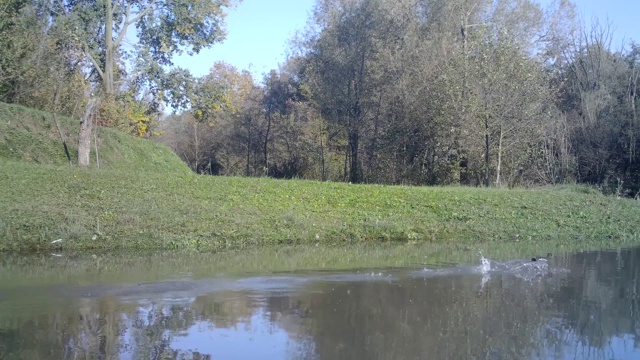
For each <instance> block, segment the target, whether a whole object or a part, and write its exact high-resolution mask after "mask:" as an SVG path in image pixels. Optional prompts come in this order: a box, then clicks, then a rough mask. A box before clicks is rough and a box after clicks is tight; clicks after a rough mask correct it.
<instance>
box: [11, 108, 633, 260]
mask: <svg viewBox="0 0 640 360" xmlns="http://www.w3.org/2000/svg"><path fill="white" fill-rule="evenodd" d="M7 113H9V114H19V115H13V116H18V117H19V116H24V117H25V118H27V116H31V117H32V118H33V119H35V120H33V121H32V122H37V121H36V120H37V118H38V116H41V115H42V114H41V113H37V112H34V111H32V110H26V109H23V108H19V107H9V106H6V105H2V106H0V134H4V140H2V135H0V250H34V249H47V248H50V247H51V246H52V245H51V244H50V242H51V241H52V240H55V239H63V242H62V246H63V247H65V248H67V249H87V248H91V249H114V248H184V249H223V248H224V249H229V248H245V247H248V246H252V245H270V244H283V243H287V244H294V243H307V244H315V243H325V244H345V243H350V244H361V243H377V242H381V241H384V242H402V243H422V242H432V243H455V244H459V245H462V246H466V245H469V246H474V245H477V244H492V243H493V244H495V243H508V244H517V243H519V244H522V246H523V247H529V246H532V245H535V244H541V243H547V244H549V245H550V244H554V245H562V244H575V243H582V244H585V246H587V245H588V244H598V243H600V242H602V241H607V242H608V243H611V242H615V243H634V244H635V243H636V242H637V241H638V233H639V230H638V229H639V228H640V227H639V226H638V225H637V224H638V223H639V220H640V206H639V204H638V202H636V201H633V200H618V199H613V198H608V197H604V196H602V195H599V194H597V193H594V192H591V191H589V190H587V189H586V188H581V187H560V188H544V189H536V190H495V189H474V188H409V187H392V186H374V185H349V184H343V183H320V182H311V181H279V180H272V179H255V178H230V177H202V176H195V175H193V174H191V173H189V171H188V169H187V168H186V167H185V166H184V165H182V164H181V163H180V161H179V160H178V159H177V158H176V157H175V156H173V155H172V154H170V153H169V152H168V150H167V149H166V148H164V147H162V146H159V145H157V144H154V143H152V142H149V141H141V140H136V139H132V138H129V137H128V136H126V135H123V134H119V133H117V132H114V131H109V130H108V129H101V140H100V141H99V143H100V144H101V145H100V146H101V148H100V154H101V158H102V159H104V160H103V161H104V164H105V165H103V167H102V168H101V169H99V170H98V169H84V170H83V169H77V168H75V167H74V168H69V167H68V166H65V165H61V164H65V159H64V155H63V153H62V152H61V151H60V153H59V154H58V155H56V156H57V157H55V156H54V153H55V152H56V151H57V150H56V149H55V146H54V145H52V144H55V143H56V139H57V133H56V132H54V131H55V126H54V127H53V129H52V128H51V127H50V126H49V127H47V125H46V124H41V125H38V127H35V125H33V124H30V123H29V122H27V124H26V125H29V126H30V127H32V128H29V127H28V126H26V125H25V126H22V125H21V126H18V127H16V126H11V125H7V115H6V114H7ZM20 114H21V115H20ZM34 114H35V115H34ZM65 121H67V122H69V123H71V121H70V120H65ZM43 122H44V121H43ZM7 129H9V131H10V133H9V135H8V136H7V135H6V133H5V132H4V131H6V130H7ZM43 129H44V130H46V131H45V132H44V133H45V134H46V136H43V135H42V134H41V133H42V131H43ZM47 129H48V130H47ZM39 132H40V135H38V134H39ZM52 134H53V135H52ZM72 135H73V131H70V133H69V136H72ZM38 136H39V137H38ZM43 138H44V139H45V140H42V139H43ZM7 144H9V145H7ZM58 144H59V143H58ZM3 146H4V148H3ZM9 148H11V149H13V150H8V149H9ZM16 154H17V155H16ZM25 154H26V155H25ZM45 155H46V156H45ZM54 157H55V158H56V159H58V158H62V160H52V159H53V158H54ZM29 159H30V160H31V161H24V160H29ZM101 161H102V160H101ZM34 162H38V163H39V164H34Z"/></svg>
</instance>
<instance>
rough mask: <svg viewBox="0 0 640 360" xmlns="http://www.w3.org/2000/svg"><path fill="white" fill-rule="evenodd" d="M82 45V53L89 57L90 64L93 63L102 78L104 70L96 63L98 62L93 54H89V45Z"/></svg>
mask: <svg viewBox="0 0 640 360" xmlns="http://www.w3.org/2000/svg"><path fill="white" fill-rule="evenodd" d="M83 47H84V54H85V55H86V57H87V58H88V59H89V61H91V64H93V67H94V68H95V69H96V71H97V72H98V75H100V78H101V79H102V80H104V72H103V71H102V69H100V64H98V62H97V61H96V60H95V59H94V58H93V56H91V53H90V52H89V46H88V45H87V44H86V43H84V44H83Z"/></svg>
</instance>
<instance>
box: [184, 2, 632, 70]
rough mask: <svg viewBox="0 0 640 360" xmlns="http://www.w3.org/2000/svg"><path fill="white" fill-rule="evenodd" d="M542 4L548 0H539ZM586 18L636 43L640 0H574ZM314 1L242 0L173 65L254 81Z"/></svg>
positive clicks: (280, 57)
mask: <svg viewBox="0 0 640 360" xmlns="http://www.w3.org/2000/svg"><path fill="white" fill-rule="evenodd" d="M539 1H540V2H541V3H542V4H543V5H544V4H548V3H550V2H551V1H552V0H539ZM573 1H574V3H575V4H576V5H577V10H578V15H579V16H580V17H581V18H582V19H584V20H585V21H586V23H587V24H589V22H590V21H591V19H593V18H595V17H597V18H599V19H600V21H601V23H604V22H606V20H607V19H608V20H609V22H611V23H612V24H613V30H614V44H613V48H614V49H619V48H620V44H622V42H623V41H624V40H627V41H628V40H629V39H634V40H635V41H636V42H637V43H640V0H573ZM314 4H315V0H243V1H242V3H240V4H239V5H238V6H236V7H235V8H233V9H231V10H230V11H229V12H228V16H227V19H226V22H227V39H226V40H225V41H224V42H223V43H220V44H216V45H214V46H213V47H211V48H209V49H205V50H203V51H201V52H200V53H199V54H197V55H194V56H188V55H186V54H184V55H182V56H180V57H177V58H175V59H174V64H175V65H176V66H180V67H183V68H187V69H189V70H191V72H192V73H193V74H194V75H195V76H202V75H205V74H206V73H208V72H209V69H210V68H211V67H212V66H213V64H214V63H215V62H216V61H224V62H227V63H230V64H231V65H233V66H235V67H236V68H238V70H244V69H246V70H249V71H250V72H251V73H252V74H253V75H254V78H255V79H256V80H258V81H260V80H261V79H262V77H263V76H262V75H263V74H265V73H268V72H269V71H270V70H271V69H277V68H278V64H281V63H283V62H284V61H285V59H286V50H287V48H288V43H289V40H290V39H291V38H292V37H293V36H294V34H295V32H296V31H299V30H300V31H301V30H304V27H305V25H306V23H307V19H308V18H309V15H310V13H311V10H312V9H313V6H314Z"/></svg>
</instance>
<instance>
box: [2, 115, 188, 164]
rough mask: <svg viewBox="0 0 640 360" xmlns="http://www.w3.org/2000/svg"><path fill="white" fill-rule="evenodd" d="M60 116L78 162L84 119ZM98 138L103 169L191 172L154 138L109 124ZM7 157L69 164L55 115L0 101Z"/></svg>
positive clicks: (59, 121) (99, 131)
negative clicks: (82, 121)
mask: <svg viewBox="0 0 640 360" xmlns="http://www.w3.org/2000/svg"><path fill="white" fill-rule="evenodd" d="M57 118H58V123H59V124H60V128H61V130H62V133H63V136H64V138H65V141H66V143H67V146H68V147H69V153H70V155H71V158H72V162H73V163H74V164H76V163H77V158H78V131H79V127H80V121H79V120H74V119H70V118H68V117H64V116H58V117H57ZM97 140H98V158H99V165H100V166H99V167H100V169H104V170H122V171H127V172H130V171H143V172H147V171H152V172H164V173H167V174H182V175H184V174H187V173H189V172H190V170H189V168H188V167H187V166H186V165H185V164H184V163H183V162H182V161H180V159H179V158H178V157H177V156H175V155H174V154H173V153H172V152H171V150H169V149H168V148H166V147H165V146H162V145H160V144H157V143H155V142H153V141H145V140H142V139H135V138H133V137H131V136H129V135H127V134H124V133H122V132H119V131H117V130H113V129H108V128H98V131H97ZM91 146H92V154H91V162H92V163H91V166H92V167H94V168H95V167H97V166H96V158H95V152H93V146H94V144H93V143H92V145H91ZM6 160H14V161H23V162H28V163H31V164H42V165H66V166H68V164H69V162H68V160H67V157H66V155H65V153H64V147H63V146H62V142H61V140H60V135H59V133H58V129H57V128H56V125H55V122H54V120H53V116H52V115H51V114H48V113H45V112H42V111H38V110H34V109H29V108H25V107H23V106H19V105H10V104H4V103H0V161H6Z"/></svg>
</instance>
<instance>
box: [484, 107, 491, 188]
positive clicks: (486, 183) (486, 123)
mask: <svg viewBox="0 0 640 360" xmlns="http://www.w3.org/2000/svg"><path fill="white" fill-rule="evenodd" d="M490 184H491V183H490V182H489V119H488V118H487V117H485V119H484V186H486V187H489V186H490Z"/></svg>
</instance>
